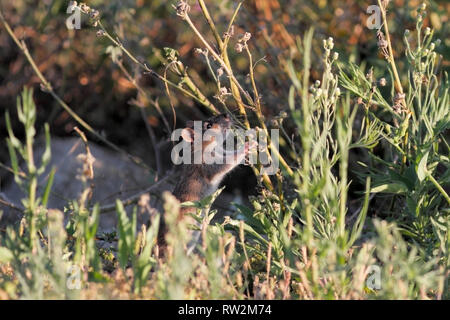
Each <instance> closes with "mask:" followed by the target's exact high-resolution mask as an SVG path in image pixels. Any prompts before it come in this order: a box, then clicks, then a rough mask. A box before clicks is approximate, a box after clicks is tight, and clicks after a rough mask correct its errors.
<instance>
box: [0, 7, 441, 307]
mask: <svg viewBox="0 0 450 320" xmlns="http://www.w3.org/2000/svg"><path fill="white" fill-rule="evenodd" d="M17 2H18V3H20V2H21V1H17ZM319 2H320V3H322V2H324V3H325V4H326V3H327V1H319ZM111 3H112V4H109V5H106V4H103V3H102V1H92V8H91V7H88V6H87V5H85V4H74V3H72V5H75V6H76V7H77V8H79V9H76V10H80V11H81V12H82V18H83V19H82V20H83V28H85V29H86V30H85V29H82V30H83V31H81V30H78V31H77V30H75V31H73V34H71V37H74V34H77V33H78V32H80V35H78V34H77V37H80V38H82V37H84V36H86V37H89V34H91V35H90V36H92V34H95V36H96V37H98V41H97V43H96V44H95V45H89V48H90V49H93V51H92V52H91V53H89V55H91V54H92V55H94V56H95V57H94V58H93V61H97V62H99V60H100V58H99V56H101V57H102V59H103V60H105V59H106V58H108V59H110V61H111V62H112V64H109V63H106V62H102V63H101V64H100V62H99V67H98V74H99V75H101V74H102V72H104V71H102V70H103V69H105V68H115V69H114V71H118V72H119V71H120V73H119V76H117V74H116V77H117V79H118V82H120V81H122V82H123V81H125V82H126V83H127V84H126V85H125V86H129V87H130V88H131V89H129V90H131V92H132V94H133V95H134V99H133V100H132V101H133V102H132V104H133V106H131V107H130V108H132V109H133V110H134V111H135V112H136V113H133V114H132V115H130V118H132V117H134V116H135V115H137V116H136V117H137V119H139V120H140V121H142V120H141V117H142V118H143V119H144V120H145V121H146V122H147V124H148V125H147V129H148V130H149V133H150V137H151V141H152V143H153V146H155V143H156V137H159V136H162V133H169V132H170V131H171V130H172V129H173V127H174V122H172V121H170V120H171V119H174V118H173V116H172V114H174V113H176V114H177V117H178V118H179V119H181V121H184V120H186V119H189V118H190V117H193V116H194V115H198V114H205V115H207V114H216V113H219V112H229V113H230V114H232V115H234V117H235V121H236V123H237V124H238V126H239V127H242V128H256V127H257V128H258V130H260V131H263V132H266V133H268V132H269V131H270V130H271V129H279V131H280V143H279V150H278V149H277V148H275V147H274V145H273V144H272V145H270V149H271V150H270V151H271V154H272V155H273V156H274V157H277V158H278V160H279V163H280V170H279V171H278V172H277V173H276V174H275V175H273V176H268V175H260V171H261V167H260V166H254V167H252V171H253V172H251V173H250V174H252V175H253V176H254V177H256V180H257V187H256V188H255V189H256V190H257V191H258V192H255V193H254V194H250V195H249V202H248V205H246V204H238V203H235V204H233V211H234V214H233V215H231V216H229V217H228V216H227V217H225V218H224V219H219V220H217V219H216V220H213V218H214V217H215V215H216V214H217V212H216V210H210V207H211V203H212V202H213V200H214V199H215V198H216V197H217V196H218V195H219V194H220V192H221V191H222V190H223V189H220V190H219V191H218V192H217V193H216V194H215V195H214V196H212V197H210V198H207V199H205V200H204V201H201V202H200V203H195V204H192V205H195V206H196V207H197V208H198V211H199V213H200V212H203V215H202V216H203V218H201V215H200V214H199V215H198V217H197V218H198V219H200V221H201V222H202V229H201V241H199V242H198V245H197V247H196V248H195V250H193V251H187V250H185V249H186V247H187V246H188V244H189V243H191V240H192V239H191V233H190V232H188V229H189V228H192V226H188V225H186V223H184V222H182V223H177V222H176V217H177V214H178V210H179V207H180V204H179V203H178V201H177V200H176V199H175V198H174V197H173V196H172V195H171V194H170V193H164V194H163V195H162V196H163V199H164V210H162V211H161V212H159V213H157V214H153V215H152V219H151V222H150V224H149V225H150V227H146V226H145V225H142V226H139V225H137V222H136V221H137V219H136V215H137V210H138V207H139V205H134V209H133V214H132V215H131V216H129V215H127V213H126V211H125V206H124V204H123V203H122V202H121V201H120V200H119V199H117V200H116V212H117V219H118V225H117V232H116V233H115V234H102V235H100V234H99V232H98V223H99V219H101V216H100V211H101V208H100V207H99V205H94V206H91V205H90V203H89V201H88V194H89V192H90V188H91V186H90V184H89V179H91V177H90V173H89V170H87V172H86V173H85V174H84V175H83V176H82V177H81V179H83V182H84V183H85V190H84V191H83V193H82V195H81V197H80V198H79V199H73V201H71V204H70V205H69V204H68V206H67V212H65V213H63V212H61V211H59V210H55V209H48V208H47V199H48V195H49V193H51V192H52V181H53V176H54V171H51V173H50V175H49V176H48V177H47V178H46V179H45V180H46V184H45V185H44V186H42V190H43V192H42V193H39V192H37V188H38V185H37V184H38V182H37V181H38V179H37V178H38V176H40V175H42V174H43V173H44V171H45V169H46V167H47V165H48V163H49V160H50V157H51V154H50V147H49V146H50V139H51V138H50V129H49V128H50V127H51V126H49V125H48V124H45V126H44V128H45V129H44V133H45V136H46V145H47V148H46V150H47V151H46V152H45V153H44V155H43V156H42V159H40V160H41V161H37V159H35V156H34V154H33V143H34V137H35V135H36V131H37V130H39V129H38V126H37V125H36V120H37V118H38V113H39V107H37V106H36V104H35V101H34V99H33V90H32V89H28V88H26V87H25V88H24V89H23V92H22V94H21V95H20V96H19V97H18V98H17V104H16V108H15V110H11V111H10V112H9V113H6V114H5V124H6V131H7V139H6V141H7V149H8V151H9V156H10V164H11V165H10V166H8V165H5V164H2V167H4V168H8V169H9V170H10V171H12V172H13V174H14V181H15V183H18V184H19V185H20V186H21V187H22V188H23V189H24V190H25V192H26V195H27V197H26V198H25V199H23V201H22V206H23V210H22V209H21V210H22V213H23V218H22V220H21V222H20V224H19V225H11V226H8V227H7V228H6V229H5V230H1V231H0V299H19V298H25V299H30V298H37V299H51V298H56V299H80V298H81V299H92V298H107V299H108V298H120V299H140V298H144V299H448V298H449V297H450V295H449V293H450V290H449V282H448V276H449V267H450V256H449V250H450V238H449V230H450V218H449V214H450V196H449V190H450V158H449V157H450V147H449V129H450V112H449V106H450V103H449V79H448V74H447V72H445V68H448V59H446V57H445V55H447V56H448V40H447V42H446V41H441V40H439V39H438V38H437V37H436V35H435V32H436V33H439V34H440V36H442V37H443V38H444V39H445V35H446V32H447V31H448V30H447V29H446V25H445V24H444V25H443V24H442V22H441V20H440V19H439V16H436V15H430V16H431V17H434V19H435V20H434V21H435V24H437V25H438V26H439V29H438V30H437V31H435V30H434V29H433V28H431V27H428V26H427V25H428V24H430V23H432V22H433V21H432V19H429V18H428V15H427V6H426V4H421V3H417V7H416V8H415V9H414V10H408V9H410V8H409V7H408V5H404V6H403V7H401V6H399V5H398V4H397V1H378V5H379V7H380V8H381V13H382V15H381V24H382V25H381V26H382V28H381V29H379V30H369V29H366V31H363V33H366V34H367V35H366V37H367V38H366V39H365V40H364V41H365V44H366V45H367V44H368V45H370V46H371V47H372V48H374V47H376V46H377V47H378V49H379V50H377V51H376V52H375V50H372V51H374V52H372V53H371V55H368V56H366V57H364V58H361V56H358V54H359V53H360V52H355V50H357V49H355V50H353V49H351V48H350V49H349V47H348V45H347V44H346V43H344V42H346V41H350V40H349V38H351V37H352V36H353V35H348V36H342V43H340V42H341V40H340V38H339V35H335V38H333V37H330V36H328V34H327V32H328V30H327V29H326V27H324V23H323V21H322V20H319V21H317V23H316V25H314V26H315V27H316V28H312V27H309V26H310V25H311V24H312V23H310V21H309V20H308V19H307V18H305V20H304V21H306V22H307V23H305V25H307V26H308V27H305V25H302V28H303V29H293V30H294V31H296V30H297V31H298V32H297V31H296V32H289V31H288V29H286V28H285V27H284V26H283V24H282V23H280V21H283V19H284V20H285V21H286V15H287V14H286V13H285V12H283V10H290V9H289V8H293V9H292V10H291V11H292V12H290V15H291V17H295V16H296V17H297V18H298V17H301V13H300V11H302V10H303V11H304V10H306V9H308V10H307V11H306V12H309V16H310V17H313V16H323V15H326V14H330V13H327V12H325V11H324V10H327V9H326V8H325V6H322V5H321V4H319V5H318V6H316V5H313V4H310V3H309V2H308V1H306V2H305V4H303V5H302V8H297V7H295V6H296V5H295V4H294V2H291V1H276V0H273V1H266V2H264V4H261V2H259V1H254V2H251V3H250V4H248V3H243V2H236V1H223V3H221V4H218V3H214V2H212V1H211V2H205V1H203V0H199V1H197V2H196V3H195V4H194V2H193V1H189V2H185V1H180V2H178V3H172V4H173V8H172V9H171V6H170V4H164V3H159V2H158V1H154V2H153V1H152V4H151V5H150V4H149V5H147V6H144V5H143V3H144V2H143V1H136V6H137V7H136V8H132V7H131V4H128V2H127V1H125V2H124V3H123V4H121V5H119V4H118V3H116V2H115V1H111ZM133 3H134V2H133ZM333 3H334V4H333V6H335V5H336V6H337V7H333V6H331V5H330V8H331V9H330V8H328V10H332V9H335V11H334V12H338V10H337V9H336V8H338V9H340V10H341V11H342V10H343V8H345V5H347V3H346V2H345V1H342V2H341V1H333ZM336 3H338V4H336ZM410 3H411V1H410ZM253 4H254V7H255V8H257V9H261V7H263V9H264V11H263V15H262V16H260V15H256V16H254V19H247V18H248V17H249V16H251V10H252V8H253ZM280 4H281V7H282V8H288V9H280ZM64 5H65V2H64V1H53V2H52V5H49V7H48V8H47V9H48V12H47V13H46V14H45V15H43V16H42V17H40V18H39V21H40V24H39V29H40V30H43V29H44V28H45V26H46V24H47V25H48V26H50V27H51V28H53V26H52V24H51V21H50V20H51V18H52V16H54V15H56V14H58V12H59V11H63V12H65V7H64ZM94 5H98V7H96V9H94V8H93V7H94ZM277 5H278V7H277ZM364 5H365V4H363V6H364ZM14 6H17V7H16V8H18V9H17V10H19V11H20V10H25V9H24V8H22V7H21V6H20V5H19V4H14ZM339 6H342V7H339ZM442 6H443V7H444V10H445V6H446V4H445V3H443V4H439V3H437V4H436V3H434V2H433V3H432V7H433V8H434V9H436V11H438V12H439V10H442ZM294 7H295V8H294ZM447 8H448V7H447ZM41 9H42V8H39V9H38V10H41ZM97 9H98V10H99V11H98V10H97ZM0 10H2V9H1V8H0ZM277 10H281V11H282V12H281V13H280V17H278V16H275V14H277V13H278V11H277ZM8 12H12V11H11V9H10V8H9V11H8ZM168 12H170V13H168ZM272 12H273V13H274V16H272ZM362 12H365V8H364V9H363V11H362ZM151 14H154V15H155V17H158V15H159V16H161V17H166V19H175V17H178V18H179V20H177V22H176V26H177V28H178V29H180V30H181V29H183V31H180V33H179V35H178V36H179V37H180V39H179V40H177V41H181V42H185V45H186V46H183V45H182V44H180V47H179V48H178V51H177V50H176V49H172V48H169V47H168V46H166V45H164V46H161V48H158V46H157V45H158V44H157V43H152V40H151V37H147V36H146V35H145V36H144V34H150V35H151V34H152V32H153V31H152V30H151V29H150V27H148V28H149V30H148V31H146V30H147V29H145V28H144V26H145V23H146V21H147V20H148V17H149V15H151ZM166 14H168V15H169V16H166ZM397 14H398V15H401V17H402V19H405V20H406V21H409V23H410V24H411V23H413V26H414V28H411V30H404V31H403V30H400V27H401V25H398V20H396V19H394V17H393V16H394V15H397ZM11 16H12V14H11ZM436 17H437V18H436ZM201 18H202V19H201ZM269 18H270V19H269ZM133 19H135V21H138V22H139V23H142V24H143V25H142V26H140V25H137V23H134V22H133V23H132V24H131V23H130V21H131V20H133ZM436 19H437V20H436ZM9 20H11V19H10V15H6V14H5V12H3V10H2V11H0V21H1V22H2V30H5V31H6V32H2V34H4V35H3V36H5V35H8V36H9V37H11V39H13V41H14V42H11V44H13V43H14V45H15V46H16V47H17V48H18V49H19V50H20V51H21V52H22V53H23V54H24V55H23V57H25V59H26V60H23V62H25V61H26V62H27V63H29V64H30V65H31V66H32V71H33V72H34V74H35V75H37V77H38V78H35V81H38V82H40V84H41V88H42V90H43V91H44V92H40V93H39V95H49V96H51V97H52V99H54V101H55V102H56V103H57V104H58V106H60V107H62V110H64V112H65V114H68V115H70V116H71V117H72V119H73V120H72V121H74V122H76V123H78V126H79V127H80V128H83V131H86V132H87V133H88V134H89V136H90V137H92V138H93V139H96V140H97V141H101V142H103V143H104V144H106V145H107V146H109V147H110V148H112V149H114V150H116V151H117V152H121V153H125V154H128V155H129V152H128V151H124V148H125V147H124V146H123V145H120V144H119V143H113V142H111V141H110V140H109V139H106V138H105V137H104V136H103V135H101V134H99V133H98V132H97V131H96V130H95V129H94V127H95V126H94V125H93V126H92V127H91V125H90V124H89V122H90V121H93V122H94V123H95V121H96V120H94V119H95V118H96V116H97V115H98V114H97V112H101V111H96V114H94V115H92V114H89V113H85V111H82V109H79V111H76V110H77V108H73V109H72V108H71V107H70V106H69V103H68V102H66V100H67V99H68V97H70V95H67V94H65V91H64V87H61V88H58V89H56V88H55V86H54V85H52V84H51V81H53V82H55V81H56V80H57V79H55V78H52V79H50V80H48V79H47V78H46V75H44V74H45V72H41V71H40V67H39V64H37V63H36V62H35V60H34V59H36V57H35V56H34V55H33V51H29V49H28V44H27V43H26V41H22V40H19V38H18V35H17V32H16V33H15V32H14V30H13V28H11V27H10V25H9V23H12V22H10V21H9ZM30 20H33V19H31V18H30ZM14 21H17V19H16V20H14ZM436 21H437V22H436ZM128 23H130V26H127V27H125V26H126V25H127V24H128ZM154 23H156V24H157V22H154ZM174 23H175V22H173V21H172V22H170V24H172V25H173V24H174ZM286 23H287V22H286ZM150 24H152V23H150ZM200 25H201V26H200ZM325 25H327V24H325ZM258 26H259V29H258V28H257V27H258ZM153 27H154V26H153ZM16 28H18V27H16ZM389 28H390V29H391V30H394V32H392V31H390V30H389ZM111 30H113V31H111ZM36 32H38V31H36ZM65 32H67V31H65ZM128 32H129V33H128ZM390 32H392V33H390ZM139 33H141V35H139ZM139 37H141V38H139ZM194 37H195V42H194V43H195V47H198V48H197V49H195V52H196V55H193V56H190V53H189V52H188V51H194V47H193V44H192V43H187V42H192V41H193V40H192V38H194ZM396 38H402V39H403V44H401V43H400V41H396V42H394V40H393V39H396ZM89 39H91V38H89ZM73 41H74V43H76V41H80V39H78V40H73ZM81 41H83V40H82V39H81ZM158 41H160V39H158ZM149 42H150V43H152V45H151V46H152V47H153V48H152V49H151V50H149V47H148V43H149ZM37 45H39V44H34V46H37ZM100 48H103V49H104V50H103V51H102V49H100ZM186 48H188V49H189V50H187V49H186ZM354 48H357V46H354ZM16 50H17V49H16ZM36 50H39V49H36ZM369 51H370V50H369ZM148 52H150V53H148ZM338 52H339V53H338ZM141 54H142V55H146V56H145V57H144V58H142V57H141V56H140V55H141ZM65 55H68V54H67V53H65ZM266 55H267V56H266ZM66 58H67V57H66ZM186 61H194V62H193V63H192V64H189V63H188V62H186ZM76 63H77V61H76V60H75V61H72V62H70V64H76ZM66 67H67V68H69V66H66ZM443 69H444V70H443ZM132 70H133V71H132ZM67 72H68V73H69V77H70V76H71V75H70V74H71V73H72V72H73V71H71V70H69V71H67ZM30 76H31V74H30ZM144 76H151V77H152V80H151V81H154V82H152V83H153V85H149V83H148V82H147V83H146V82H145V81H144V80H143V79H142V77H144ZM51 77H54V75H51ZM83 77H85V76H80V79H81V80H82V81H87V82H88V83H92V82H93V84H92V86H94V87H95V84H96V80H95V79H96V77H95V75H92V76H89V77H88V76H86V77H88V78H87V79H84V78H83ZM100 78H101V76H99V78H97V79H100ZM148 81H150V80H148ZM154 83H157V85H159V86H160V87H159V88H157V89H155V86H156V85H154ZM121 86H124V85H123V84H122V85H121ZM119 87H120V86H119ZM122 89H123V88H122ZM68 90H72V89H68ZM70 92H71V93H73V91H70ZM36 94H37V93H36ZM164 94H165V97H162V96H163V95H164ZM125 95H130V93H129V92H128V91H127V92H126V94H125ZM157 95H159V96H161V99H160V100H158V99H156V98H155V97H156V96H157ZM70 99H73V100H75V101H76V100H77V99H79V98H76V97H75V98H70ZM105 99H106V98H105ZM84 105H85V106H86V104H84ZM183 105H184V106H183ZM81 113H85V114H83V116H85V117H86V119H88V120H84V119H83V117H82V116H81V115H80V114H81ZM16 114H17V118H18V121H19V123H20V125H21V126H22V127H23V128H20V127H19V126H18V125H17V123H16V122H14V121H12V120H11V118H12V117H13V116H14V118H15V116H16ZM119 114H120V113H119ZM54 117H55V116H54V115H52V116H51V117H49V119H50V120H51V121H53V119H54ZM38 120H39V119H38ZM43 120H46V119H45V117H44V118H41V119H40V120H39V121H43ZM174 121H175V120H174ZM97 124H98V122H97ZM99 126H101V125H99ZM20 132H23V133H20ZM126 134H128V135H132V134H130V132H127V133H126ZM22 137H23V138H24V139H19V138H22ZM129 138H130V139H132V138H133V137H132V136H131V137H129ZM21 140H23V141H24V142H21ZM119 140H120V139H119ZM129 158H130V161H134V162H137V163H140V164H141V165H143V166H145V165H144V164H143V163H142V161H141V160H140V159H139V158H138V157H136V156H131V155H129ZM20 159H23V163H24V164H25V165H24V166H22V165H21V164H20ZM36 163H40V166H37V165H36ZM151 164H152V165H153V164H154V168H155V169H156V170H157V169H158V168H157V165H156V161H155V162H152V163H151ZM150 170H151V169H150ZM94 174H95V173H94ZM235 179H242V177H239V176H236V177H235ZM0 200H1V198H0ZM0 204H3V205H10V206H11V205H13V204H7V203H6V204H5V201H3V202H0ZM64 215H66V216H67V217H68V221H67V223H64ZM162 216H164V218H165V220H166V223H167V226H168V233H167V235H166V242H167V247H166V248H165V250H164V252H162V251H161V248H160V247H159V246H158V241H157V235H158V225H159V221H160V219H161V218H162ZM211 221H214V222H213V223H211ZM99 238H101V239H103V240H105V239H107V240H106V241H107V242H110V243H111V245H110V246H109V247H107V248H105V247H100V246H99V244H98V242H99Z"/></svg>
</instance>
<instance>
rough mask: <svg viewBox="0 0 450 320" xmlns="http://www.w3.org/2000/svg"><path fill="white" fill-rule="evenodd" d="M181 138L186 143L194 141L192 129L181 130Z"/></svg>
mask: <svg viewBox="0 0 450 320" xmlns="http://www.w3.org/2000/svg"><path fill="white" fill-rule="evenodd" d="M181 136H182V137H183V139H184V141H186V142H193V141H194V130H193V129H192V128H184V129H183V130H181Z"/></svg>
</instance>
